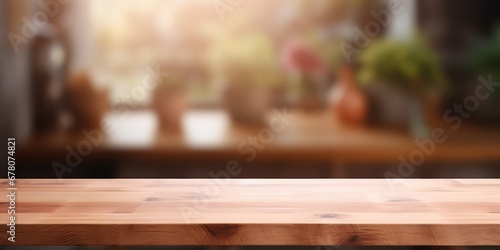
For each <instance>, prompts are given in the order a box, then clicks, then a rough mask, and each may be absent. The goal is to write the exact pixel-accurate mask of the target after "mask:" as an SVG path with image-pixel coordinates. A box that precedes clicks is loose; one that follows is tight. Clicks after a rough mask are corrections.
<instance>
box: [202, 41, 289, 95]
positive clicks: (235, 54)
mask: <svg viewBox="0 0 500 250" xmlns="http://www.w3.org/2000/svg"><path fill="white" fill-rule="evenodd" d="M208 60H209V65H210V66H211V69H212V72H213V74H214V75H215V77H216V78H218V79H220V80H223V81H225V82H226V83H228V84H237V85H246V86H248V85H263V86H275V85H277V84H278V83H279V82H280V76H281V72H280V70H279V65H278V60H277V52H276V48H275V47H274V44H273V43H272V41H271V40H270V39H269V37H268V36H266V35H265V34H262V33H259V32H249V33H247V34H240V35H238V36H235V35H223V36H219V37H218V39H217V41H216V43H215V45H214V47H213V48H212V50H211V53H210V54H209V57H208Z"/></svg>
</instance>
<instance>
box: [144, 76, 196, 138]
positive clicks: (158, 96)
mask: <svg viewBox="0 0 500 250" xmlns="http://www.w3.org/2000/svg"><path fill="white" fill-rule="evenodd" d="M188 99H189V98H188V93H187V90H186V89H184V88H182V87H172V86H161V87H158V88H157V89H155V91H154V92H153V100H152V108H153V110H155V111H156V114H157V116H158V121H159V127H160V129H161V130H175V131H177V130H180V129H181V128H182V117H183V116H184V114H185V113H186V111H187V110H188V108H189V100H188Z"/></svg>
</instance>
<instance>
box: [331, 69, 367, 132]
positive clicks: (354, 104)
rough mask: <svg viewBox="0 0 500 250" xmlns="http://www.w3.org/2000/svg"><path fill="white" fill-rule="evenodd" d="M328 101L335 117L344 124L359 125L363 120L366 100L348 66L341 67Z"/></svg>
mask: <svg viewBox="0 0 500 250" xmlns="http://www.w3.org/2000/svg"><path fill="white" fill-rule="evenodd" d="M329 103H330V107H331V110H332V111H333V113H334V115H335V117H336V118H337V119H338V120H339V121H340V122H341V123H345V124H352V125H359V124H361V123H363V122H364V120H365V118H366V115H367V110H368V104H367V103H368V102H367V99H366V97H365V95H364V94H363V92H362V91H361V90H360V89H359V88H358V87H357V84H356V80H355V72H354V70H353V69H352V68H350V67H344V68H342V69H341V72H340V76H339V80H338V82H337V83H336V84H335V85H334V86H333V88H332V90H331V92H330V95H329Z"/></svg>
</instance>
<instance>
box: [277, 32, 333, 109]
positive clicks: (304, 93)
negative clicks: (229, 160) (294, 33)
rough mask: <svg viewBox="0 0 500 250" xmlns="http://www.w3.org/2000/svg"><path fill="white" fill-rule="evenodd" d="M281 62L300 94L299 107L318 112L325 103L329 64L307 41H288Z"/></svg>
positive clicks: (294, 38)
mask: <svg viewBox="0 0 500 250" xmlns="http://www.w3.org/2000/svg"><path fill="white" fill-rule="evenodd" d="M281 60H282V64H283V67H284V69H285V70H286V71H287V73H288V75H289V76H290V78H291V79H290V82H291V83H292V84H294V85H295V86H296V88H295V89H298V92H299V101H298V106H299V107H301V108H303V109H305V110H318V109H320V108H321V107H323V105H324V103H325V101H326V100H325V95H324V93H325V90H326V89H325V87H326V86H325V80H326V79H325V78H326V76H327V64H326V63H325V61H324V60H323V58H322V57H320V56H319V53H317V52H316V50H315V49H314V48H313V47H312V46H311V45H310V44H309V43H308V42H306V41H305V40H303V39H300V38H297V37H293V38H290V39H288V41H287V42H286V44H285V46H284V49H283V51H282V55H281Z"/></svg>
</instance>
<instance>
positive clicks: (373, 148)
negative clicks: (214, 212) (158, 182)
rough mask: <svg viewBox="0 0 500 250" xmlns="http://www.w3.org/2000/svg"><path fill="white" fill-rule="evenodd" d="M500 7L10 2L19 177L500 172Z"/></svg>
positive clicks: (161, 0) (6, 40) (5, 98)
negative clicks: (232, 167)
mask: <svg viewBox="0 0 500 250" xmlns="http://www.w3.org/2000/svg"><path fill="white" fill-rule="evenodd" d="M499 7H500V2H499V1H495V0H478V1H468V0H438V1H435V0H434V1H433V0H421V1H415V0H393V1H388V0H316V1H308V0H274V1H264V0H253V1H247V0H213V1H202V0H192V1H180V0H144V1H130V0H107V1H98V0H74V1H68V0H2V1H0V12H1V15H0V18H1V20H0V33H1V34H2V36H1V39H0V41H1V44H0V45H1V46H0V48H1V57H0V60H1V68H0V70H1V73H0V79H1V86H0V95H1V99H0V100H1V102H2V104H1V107H0V108H1V113H0V114H1V116H0V117H1V118H0V120H1V125H2V127H1V131H2V135H4V136H3V137H2V138H8V137H15V138H16V153H15V154H16V160H17V162H16V164H17V168H16V175H17V177H18V178H22V177H46V178H57V177H60V178H82V177H89V178H90V177H110V178H114V177H117V178H125V177H127V178H135V177H137V178H143V177H144V178H173V177H177V178H187V177H197V178H211V177H222V178H228V177H232V178H248V177H260V178H285V177H287V178H309V177H318V178H319V177H323V178H325V177H326V178H329V177H362V178H363V177H375V178H384V177H390V178H393V177H405V178H406V177H408V178H417V177H428V178H448V177H464V178H468V177H491V178H493V177H500V164H499V163H500V109H499V108H500V15H498V9H499ZM497 81H498V82H499V83H496V82H497ZM4 140H5V139H4ZM6 152H7V150H6V149H2V152H1V154H2V155H3V156H5V157H6V156H7V154H6ZM232 161H236V162H238V163H239V166H241V169H242V170H241V171H239V172H238V173H237V174H235V175H232V176H229V175H228V171H226V170H227V166H228V165H229V163H231V162H232ZM2 164H4V163H2ZM2 175H6V173H2Z"/></svg>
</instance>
